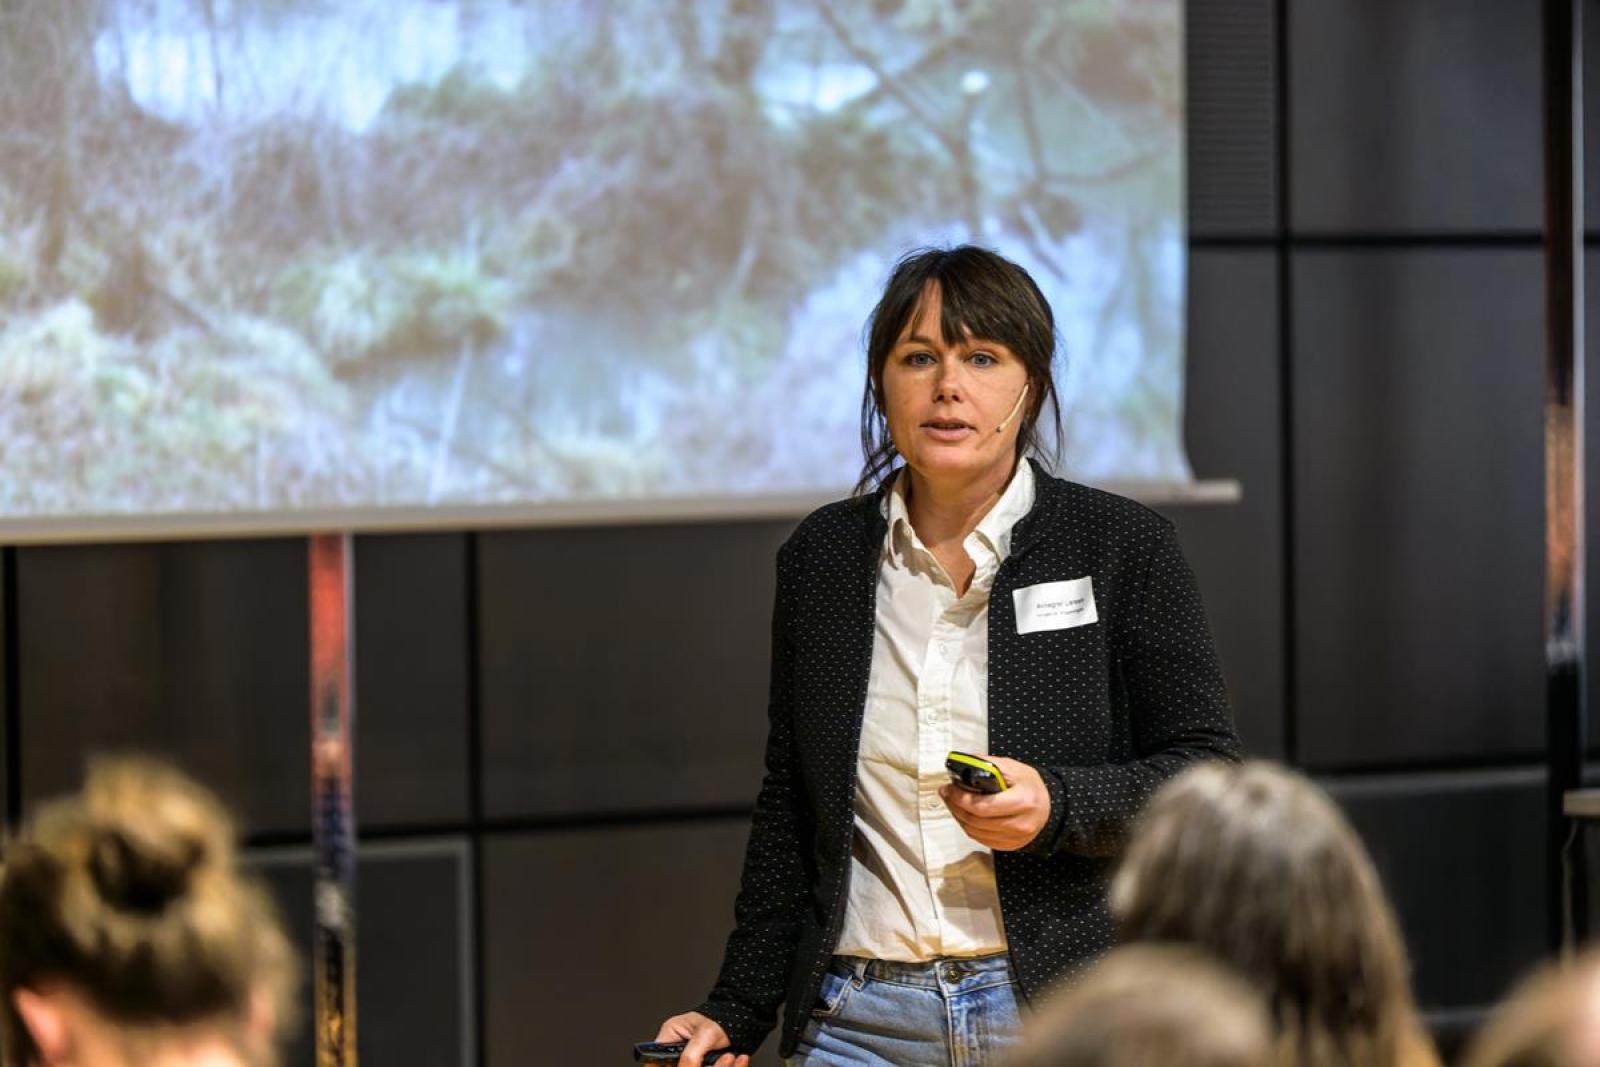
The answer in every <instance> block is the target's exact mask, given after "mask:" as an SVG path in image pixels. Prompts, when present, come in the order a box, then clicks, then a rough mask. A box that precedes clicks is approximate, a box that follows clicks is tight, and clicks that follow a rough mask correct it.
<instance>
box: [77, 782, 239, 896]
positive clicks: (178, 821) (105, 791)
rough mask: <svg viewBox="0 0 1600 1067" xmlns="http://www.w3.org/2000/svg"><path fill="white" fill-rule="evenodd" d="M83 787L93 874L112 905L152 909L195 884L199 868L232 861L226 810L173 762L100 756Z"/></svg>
mask: <svg viewBox="0 0 1600 1067" xmlns="http://www.w3.org/2000/svg"><path fill="white" fill-rule="evenodd" d="M84 793H85V797H84V799H85V801H86V804H85V808H86V815H87V818H88V831H89V832H88V835H87V837H88V840H87V845H88V855H87V857H86V860H87V865H88V869H89V876H90V878H91V879H92V880H93V882H94V886H95V889H96V891H97V892H98V893H99V895H100V898H101V899H102V900H104V901H105V902H106V904H107V905H108V906H110V907H111V908H113V909H115V910H118V911H123V912H133V913H137V914H143V915H155V914H157V913H159V912H161V911H163V910H164V909H166V908H167V906H168V905H170V904H171V903H172V902H173V901H174V900H176V899H177V898H179V897H180V896H182V895H184V894H185V893H187V892H188V891H189V890H190V886H191V883H192V882H193V880H194V876H195V873H196V871H197V870H198V869H200V868H201V867H203V866H206V865H212V864H222V865H224V866H225V865H227V864H228V863H229V862H231V851H232V845H233V831H232V827H231V825H230V824H229V822H228V819H227V815H226V813H224V812H223V811H222V809H221V808H220V806H219V805H218V804H217V803H216V801H215V800H214V799H213V798H212V797H211V795H210V794H209V793H207V792H205V791H204V790H203V789H201V788H200V787H199V786H198V785H196V784H195V783H193V782H191V781H189V780H187V779H185V778H183V777H182V776H181V775H179V774H178V773H177V772H176V771H174V770H172V769H171V768H170V767H167V766H164V765H162V764H157V763H152V762H150V761H147V760H138V759H120V760H108V761H96V763H94V764H92V765H91V767H90V771H89V780H88V783H87V785H86V787H85V790H84Z"/></svg>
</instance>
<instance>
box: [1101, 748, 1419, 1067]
mask: <svg viewBox="0 0 1600 1067" xmlns="http://www.w3.org/2000/svg"><path fill="white" fill-rule="evenodd" d="M1111 909H1112V914H1113V917H1114V918H1115V919H1116V921H1117V926H1118V930H1119V933H1120V935H1121V937H1122V938H1123V939H1124V940H1126V941H1172V942H1181V943H1186V944H1193V945H1198V946H1201V947H1202V948H1205V949H1206V950H1208V951H1210V952H1211V953H1212V954H1214V955H1215V956H1216V957H1217V958H1218V959H1221V960H1223V961H1224V962H1226V963H1228V964H1229V965H1230V966H1232V967H1234V968H1235V969H1236V970H1237V971H1238V972H1239V973H1240V974H1241V975H1243V976H1244V977H1245V978H1246V979H1247V980H1249V981H1250V982H1252V983H1253V984H1254V985H1255V986H1256V987H1257V988H1258V989H1259V990H1260V991H1261V992H1262V994H1263V995H1264V996H1265V998H1266V1003H1267V1007H1268V1010H1269V1011H1270V1012H1271V1015H1272V1018H1273V1022H1274V1025H1275V1027H1276V1030H1277V1048H1278V1056H1279V1062H1281V1063H1283V1064H1285V1065H1287V1067H1388V1065H1394V1064H1406V1065H1412V1064H1431V1063H1434V1062H1436V1060H1435V1058H1434V1056H1433V1054H1432V1050H1431V1047H1430V1046H1429V1044H1428V1042H1427V1039H1426V1038H1425V1037H1424V1036H1423V1031H1422V1027H1421V1023H1420V1021H1419V1019H1418V1016H1417V1012H1416V1008H1415V1005H1414V1003H1413V1001H1412V997H1411V989H1410V981H1409V976H1408V967H1407V963H1406V958H1405V950H1404V948H1403V946H1402V944H1401V939H1400V934H1399V929H1398V925H1397V924H1396V922H1395V918H1394V914H1393V912H1392V911H1391V910H1390V907H1389V904H1388V901H1387V900H1386V899H1385V898H1384V895H1383V890H1382V888H1381V886H1380V884H1379V881H1378V876H1377V873H1376V872H1375V871H1374V869H1373V866H1372V862H1371V860H1370V859H1369V858H1368V856H1367V853H1366V850H1365V849H1364V848H1363V847H1362V846H1361V842H1360V840H1359V839H1358V838H1357V837H1356V834H1355V832H1354V831H1353V830H1352V829H1351V827H1350V824H1349V823H1348V822H1346V821H1345V819H1344V816H1343V815H1342V814H1340V812H1339V809H1338V808H1337V807H1336V806H1335V805H1334V804H1333V802H1332V801H1331V800H1330V799H1329V798H1328V797H1327V795H1326V794H1324V793H1323V792H1322V791H1321V790H1320V789H1318V788H1317V787H1316V786H1314V785H1312V784H1311V782H1309V781H1308V780H1306V779H1305V778H1303V777H1301V776H1300V775H1298V774H1295V773H1294V772H1292V771H1289V770H1287V769H1285V768H1282V767H1278V766H1274V765H1272V764H1267V763H1245V764H1242V765H1236V764H1222V763H1206V764H1201V765H1199V766H1196V767H1193V768H1191V769H1189V770H1188V771H1185V772H1184V773H1183V774H1181V775H1179V776H1178V777H1177V778H1175V779H1173V780H1172V781H1171V782H1169V783H1167V785H1166V786H1164V787H1163V788H1162V789H1161V790H1160V791H1159V792H1158V793H1157V794H1156V796H1155V797H1154V798H1153V799H1152V800H1151V802H1150V804H1149V806H1148V808H1147V809H1146V811H1145V813H1144V814H1143V815H1142V816H1141V818H1140V821H1139V823H1138V825H1137V826H1136V828H1135V829H1134V832H1133V835H1132V837H1131V839H1130V841H1129V844H1128V849H1127V853H1126V856H1125V857H1124V859H1123V863H1122V866H1121V868H1120V870H1119V871H1118V873H1117V876H1116V878H1115V880H1114V882H1113V884H1112V889H1111Z"/></svg>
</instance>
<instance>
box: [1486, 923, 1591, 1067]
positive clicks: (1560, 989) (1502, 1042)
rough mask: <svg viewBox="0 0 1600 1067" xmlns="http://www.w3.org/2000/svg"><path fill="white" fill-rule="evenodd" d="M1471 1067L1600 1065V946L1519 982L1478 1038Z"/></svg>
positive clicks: (1581, 1066) (1584, 1066)
mask: <svg viewBox="0 0 1600 1067" xmlns="http://www.w3.org/2000/svg"><path fill="white" fill-rule="evenodd" d="M1465 1067H1600V950H1591V951H1589V952H1587V953H1585V954H1584V955H1583V956H1581V957H1579V958H1578V959H1576V960H1573V961H1569V962H1567V963H1564V964H1563V963H1557V964H1552V965H1549V966H1547V967H1545V968H1543V969H1541V970H1539V971H1537V972H1536V973H1535V974H1534V975H1533V976H1532V977H1531V978H1529V979H1527V980H1526V981H1524V982H1523V983H1522V984H1521V985H1520V986H1518V987H1517V990H1516V992H1514V993H1513V994H1512V995H1511V999H1510V1000H1508V1001H1506V1002H1505V1003H1504V1004H1502V1005H1501V1006H1500V1007H1499V1008H1498V1009H1496V1011H1495V1013H1494V1014H1493V1015H1492V1016H1490V1018H1489V1022H1488V1023H1487V1024H1486V1025H1485V1026H1484V1028H1483V1031H1482V1032H1481V1033H1480V1034H1479V1035H1478V1037H1477V1040H1475V1041H1474V1042H1473V1043H1472V1046H1471V1049H1470V1050H1469V1052H1468V1054H1467V1058H1466V1061H1465Z"/></svg>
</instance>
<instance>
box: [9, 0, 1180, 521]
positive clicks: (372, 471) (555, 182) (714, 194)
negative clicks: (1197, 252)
mask: <svg viewBox="0 0 1600 1067" xmlns="http://www.w3.org/2000/svg"><path fill="white" fill-rule="evenodd" d="M1181 15H1182V12H1181V7H1180V3H1179V0H1077V2H1073V0H1052V2H1038V3H1026V2H1021V0H870V2H868V0H718V2H694V0H574V2H557V0H520V2H519V0H6V2H3V3H0V449H3V453H4V457H3V463H0V540H6V541H12V542H16V541H27V540H37V539H41V538H50V537H76V536H118V535H119V534H124V533H130V532H133V533H138V534H140V535H151V534H167V533H170V534H172V535H174V536H183V535H185V533H189V534H193V533H195V532H197V531H198V532H200V533H225V532H230V531H241V530H263V531H271V530H287V529H305V528H313V527H321V528H329V527H343V528H349V529H357V530H359V529H370V528H377V527H384V526H418V525H422V526H426V525H429V524H437V525H449V526H455V527H460V526H470V525H497V524H500V523H505V522H527V523H537V522H541V521H561V520H562V519H566V520H569V521H570V520H572V519H573V518H574V517H580V518H581V517H587V518H595V517H601V518H604V517H611V518H619V519H627V518H629V517H649V516H651V515H662V514H670V515H701V516H706V517H717V516H727V515H739V514H757V513H783V512H785V511H794V512H796V513H797V512H798V511H799V510H801V509H802V508H803V506H806V505H808V504H811V503H817V502H821V501H823V500H826V499H830V498H833V497H836V496H839V495H842V494H843V493H845V492H847V491H848V489H849V487H850V485H851V484H852V483H853V482H854V480H855V477H856V474H857V472H858V467H859V464H860V446H859V438H860V434H859V419H860V404H861V390H862V381H863V372H864V355H863V352H862V343H861V341H862V334H861V330H862V325H863V322H864V320H865V318H866V315H867V312H868V311H869V310H870V308H871V306H872V304H873V302H874V299H875V297H876V295H877V292H878V291H879V289H880V287H881V285H882V283H883V281H884V278H885V277H886V274H887V270H888V268H889V265H890V264H891V263H892V262H893V261H894V259H895V258H896V256H897V255H899V254H901V253H902V252H904V251H906V250H908V249H910V248H913V247H916V246H921V245H929V244H949V243H955V242H962V241H974V242H977V243H980V244H983V245H987V246H989V247H992V248H995V249H997V250H998V251H1000V252H1002V253H1003V254H1005V255H1007V256H1010V257H1012V258H1014V259H1016V260H1017V261H1019V262H1021V263H1022V264H1023V265H1024V266H1025V267H1027V269H1028V270H1029V271H1030V272H1032V274H1033V275H1034V277H1035V278H1036V279H1037V280H1038V281H1039V283H1040V285H1041V287H1042V288H1043V289H1044V291H1045V292H1046V294H1047V295H1048V297H1049V298H1050V300H1051V301H1052V303H1053V305H1054V307H1055V309H1056V312H1057V315H1058V319H1059V322H1060V332H1061V336H1062V353H1063V354H1062V358H1061V362H1060V364H1059V366H1058V369H1057V377H1058V382H1059V384H1060V387H1061V401H1062V408H1063V411H1064V418H1063V426H1062V430H1063V431H1064V437H1065V443H1066V448H1065V452H1064V454H1063V455H1062V457H1061V462H1060V464H1059V466H1058V469H1059V470H1060V471H1062V472H1063V473H1065V474H1066V475H1067V476H1070V477H1074V478H1077V479H1079V480H1083V481H1090V482H1099V483H1105V482H1117V483H1119V484H1122V483H1127V482H1138V481H1155V482H1163V483H1172V482H1185V481H1187V480H1188V479H1189V477H1190V476H1189V469H1188V465H1187V462H1186V459H1185V456H1184V452H1183V447H1182V441H1181V435H1180V423H1181V411H1182V393H1183V361H1182V352H1183V317H1184V316H1183V292H1184V270H1185V233H1184V220H1183V200H1182V176H1183V169H1182V168H1183V162H1182V161H1183V152H1182V149H1183V143H1182V138H1183V107H1184V101H1183V69H1182V18H1181Z"/></svg>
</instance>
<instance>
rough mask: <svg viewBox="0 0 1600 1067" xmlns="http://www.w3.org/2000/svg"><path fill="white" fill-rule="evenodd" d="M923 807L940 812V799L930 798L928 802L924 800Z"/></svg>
mask: <svg viewBox="0 0 1600 1067" xmlns="http://www.w3.org/2000/svg"><path fill="white" fill-rule="evenodd" d="M922 806H923V807H924V808H927V809H928V810H929V811H938V810H939V798H938V797H929V798H927V799H926V800H924V801H923V802H922Z"/></svg>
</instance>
